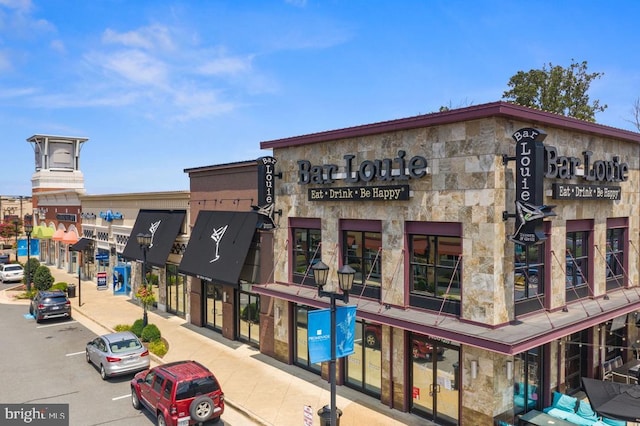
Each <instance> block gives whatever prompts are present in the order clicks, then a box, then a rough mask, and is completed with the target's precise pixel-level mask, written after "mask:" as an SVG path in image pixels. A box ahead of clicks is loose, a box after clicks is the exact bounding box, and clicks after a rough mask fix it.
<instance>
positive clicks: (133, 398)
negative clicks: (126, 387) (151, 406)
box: [131, 386, 140, 410]
mask: <svg viewBox="0 0 640 426" xmlns="http://www.w3.org/2000/svg"><path fill="white" fill-rule="evenodd" d="M131 405H133V408H135V409H136V410H138V409H140V400H139V399H138V394H137V393H136V390H135V389H134V388H133V386H131Z"/></svg>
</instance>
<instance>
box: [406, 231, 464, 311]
mask: <svg viewBox="0 0 640 426" xmlns="http://www.w3.org/2000/svg"><path fill="white" fill-rule="evenodd" d="M461 234H462V226H461V225H460V224H459V223H439V222H438V223H436V222H408V223H407V237H406V238H407V250H408V253H409V255H408V256H407V258H408V261H409V265H408V267H409V270H408V272H409V280H408V281H409V299H410V304H411V305H413V306H418V307H421V308H427V309H434V310H438V311H440V310H443V311H445V312H448V313H451V314H458V313H459V312H460V296H461V291H462V236H461Z"/></svg>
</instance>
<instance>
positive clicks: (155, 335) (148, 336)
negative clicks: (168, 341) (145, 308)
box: [141, 324, 161, 342]
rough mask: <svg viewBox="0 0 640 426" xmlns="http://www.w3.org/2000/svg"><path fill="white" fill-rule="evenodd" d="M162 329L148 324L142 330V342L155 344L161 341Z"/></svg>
mask: <svg viewBox="0 0 640 426" xmlns="http://www.w3.org/2000/svg"><path fill="white" fill-rule="evenodd" d="M160 337H161V336H160V329H158V327H157V326H156V325H155V324H148V325H147V326H146V327H145V328H144V329H143V330H142V336H141V338H142V341H143V342H155V341H156V340H160Z"/></svg>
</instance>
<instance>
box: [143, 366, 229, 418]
mask: <svg viewBox="0 0 640 426" xmlns="http://www.w3.org/2000/svg"><path fill="white" fill-rule="evenodd" d="M131 403H132V404H133V407H134V408H135V409H139V408H140V407H141V406H142V405H144V406H145V407H146V408H147V409H149V411H151V413H152V414H153V415H154V416H155V417H156V418H157V419H158V426H166V425H168V426H187V425H194V424H198V423H204V422H211V423H217V422H218V421H219V420H220V416H221V415H222V413H223V412H224V393H223V392H222V389H220V384H219V383H218V380H217V379H216V377H215V376H214V375H213V373H212V372H211V371H209V370H208V369H207V368H206V367H205V366H203V365H202V364H200V363H198V362H196V361H177V362H172V363H170V364H164V365H159V366H157V367H154V368H151V369H149V370H145V371H142V372H140V373H138V374H136V375H135V377H134V378H133V379H132V380H131Z"/></svg>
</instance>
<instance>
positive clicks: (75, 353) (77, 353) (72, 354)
mask: <svg viewBox="0 0 640 426" xmlns="http://www.w3.org/2000/svg"><path fill="white" fill-rule="evenodd" d="M84 353H85V351H82V352H74V353H71V354H66V355H65V356H75V355H84Z"/></svg>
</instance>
